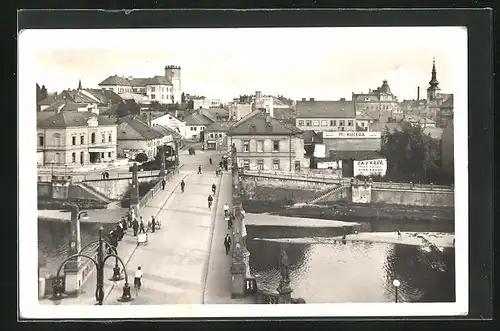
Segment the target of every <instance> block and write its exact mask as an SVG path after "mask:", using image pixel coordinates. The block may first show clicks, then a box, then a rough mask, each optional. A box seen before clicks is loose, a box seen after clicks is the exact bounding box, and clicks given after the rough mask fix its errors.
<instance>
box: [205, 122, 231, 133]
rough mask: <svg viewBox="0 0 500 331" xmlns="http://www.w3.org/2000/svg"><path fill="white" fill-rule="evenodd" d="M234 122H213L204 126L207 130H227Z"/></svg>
mask: <svg viewBox="0 0 500 331" xmlns="http://www.w3.org/2000/svg"><path fill="white" fill-rule="evenodd" d="M234 123H236V122H233V121H227V122H226V121H224V122H214V123H212V124H210V125H209V126H207V127H206V128H205V131H207V132H228V131H229V129H230V128H231V126H232V125H233V124H234Z"/></svg>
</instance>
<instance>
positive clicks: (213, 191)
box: [212, 184, 217, 194]
mask: <svg viewBox="0 0 500 331" xmlns="http://www.w3.org/2000/svg"><path fill="white" fill-rule="evenodd" d="M216 189H217V186H215V184H212V193H213V194H215V190H216Z"/></svg>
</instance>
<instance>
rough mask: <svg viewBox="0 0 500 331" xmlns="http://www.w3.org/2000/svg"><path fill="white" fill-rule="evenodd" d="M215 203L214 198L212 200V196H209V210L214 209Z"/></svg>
mask: <svg viewBox="0 0 500 331" xmlns="http://www.w3.org/2000/svg"><path fill="white" fill-rule="evenodd" d="M213 201H214V198H212V195H209V196H208V208H209V209H210V208H212V202H213Z"/></svg>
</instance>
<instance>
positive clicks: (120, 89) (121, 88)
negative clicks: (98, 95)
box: [110, 87, 132, 93]
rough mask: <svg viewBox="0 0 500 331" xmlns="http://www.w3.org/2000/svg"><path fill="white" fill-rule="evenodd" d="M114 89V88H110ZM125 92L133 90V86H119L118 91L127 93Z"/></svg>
mask: <svg viewBox="0 0 500 331" xmlns="http://www.w3.org/2000/svg"><path fill="white" fill-rule="evenodd" d="M110 90H112V88H110ZM125 92H132V89H131V88H124V87H119V88H118V93H125Z"/></svg>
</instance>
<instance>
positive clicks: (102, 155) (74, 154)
mask: <svg viewBox="0 0 500 331" xmlns="http://www.w3.org/2000/svg"><path fill="white" fill-rule="evenodd" d="M57 154H59V153H57ZM84 155H85V154H84V152H80V163H82V164H83V158H84ZM101 158H102V159H104V152H101ZM108 158H111V152H108ZM71 162H73V163H76V153H75V152H73V153H71Z"/></svg>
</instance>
